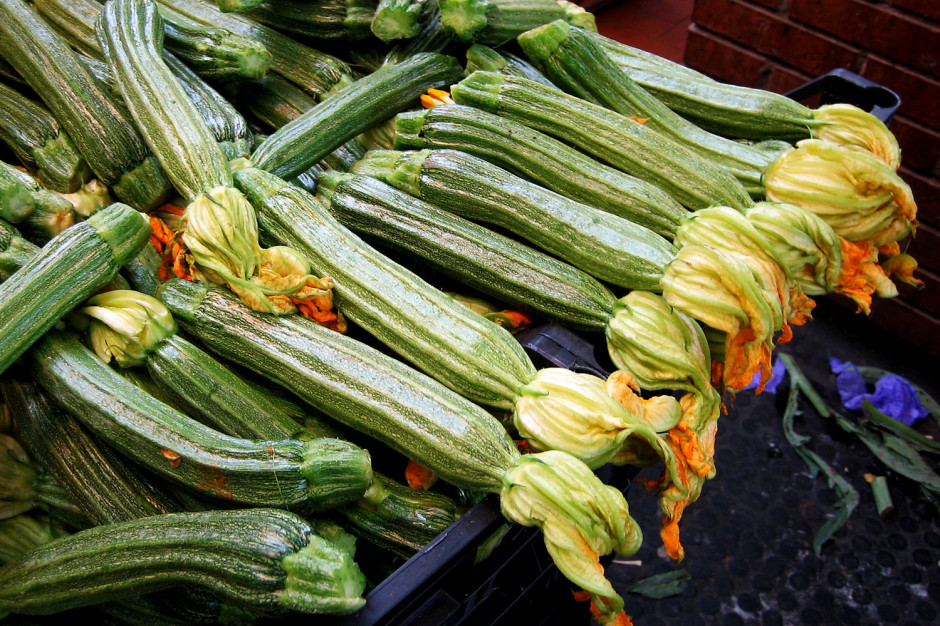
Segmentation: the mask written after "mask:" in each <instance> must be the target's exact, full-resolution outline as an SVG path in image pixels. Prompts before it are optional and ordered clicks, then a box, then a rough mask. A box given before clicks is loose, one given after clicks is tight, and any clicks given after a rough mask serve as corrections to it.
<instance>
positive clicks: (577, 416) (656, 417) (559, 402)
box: [513, 367, 681, 469]
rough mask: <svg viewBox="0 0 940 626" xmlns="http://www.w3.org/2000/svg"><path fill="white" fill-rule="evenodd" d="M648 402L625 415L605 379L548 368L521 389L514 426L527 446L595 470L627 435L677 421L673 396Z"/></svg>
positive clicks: (647, 434) (640, 434)
mask: <svg viewBox="0 0 940 626" xmlns="http://www.w3.org/2000/svg"><path fill="white" fill-rule="evenodd" d="M648 402H649V404H648V405H646V404H644V403H643V402H639V403H636V404H634V405H633V406H632V407H631V408H632V409H633V410H634V411H635V413H629V412H628V411H627V410H626V409H625V407H624V406H623V405H622V404H621V403H620V402H619V401H618V400H617V399H616V398H614V397H613V396H611V395H610V394H609V393H607V389H606V384H605V381H604V379H602V378H598V377H597V376H593V375H591V374H579V373H576V372H572V371H570V370H567V369H563V368H557V367H550V368H545V369H542V370H539V372H538V374H537V375H536V376H535V378H534V379H533V380H532V382H530V383H529V384H527V385H525V386H524V387H523V388H522V389H521V390H520V393H519V398H518V400H516V404H515V406H514V408H513V424H514V425H515V427H516V430H518V431H519V434H520V435H521V436H522V437H524V438H525V439H526V440H527V441H528V442H529V445H530V446H532V448H534V449H536V450H562V451H564V452H567V453H568V454H570V455H572V456H574V457H576V458H578V459H580V460H581V461H583V462H584V463H585V464H586V465H587V466H588V467H590V468H592V469H596V468H598V467H600V466H601V465H604V464H605V463H608V462H610V461H611V460H612V459H614V457H615V456H616V455H617V454H618V453H620V451H621V448H622V447H623V445H624V443H625V442H626V440H627V438H628V437H631V436H638V437H641V438H642V437H653V436H655V433H656V432H657V430H658V429H660V428H661V429H662V430H663V431H666V430H668V429H669V428H671V427H672V426H673V425H675V424H676V423H677V422H678V421H679V415H680V412H681V411H680V408H679V404H678V402H677V401H676V400H675V398H672V397H671V396H660V397H658V398H655V399H652V400H650V401H648ZM647 411H648V415H647Z"/></svg>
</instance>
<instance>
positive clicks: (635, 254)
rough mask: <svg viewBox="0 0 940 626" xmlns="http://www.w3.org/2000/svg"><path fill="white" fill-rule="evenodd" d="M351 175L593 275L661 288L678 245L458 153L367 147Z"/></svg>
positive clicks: (638, 286) (628, 284)
mask: <svg viewBox="0 0 940 626" xmlns="http://www.w3.org/2000/svg"><path fill="white" fill-rule="evenodd" d="M353 172H354V173H361V174H366V175H371V176H374V177H376V178H380V179H382V180H384V181H385V182H387V183H389V184H391V185H393V186H395V187H397V188H399V189H401V190H402V191H405V192H407V193H410V194H411V195H413V196H415V197H417V198H420V199H422V200H424V201H425V202H427V203H429V204H431V205H434V206H437V207H439V208H442V209H444V210H447V211H451V212H453V213H456V214H457V215H460V216H461V217H464V218H467V219H471V220H474V221H478V222H484V223H488V224H496V225H498V226H500V227H502V228H505V229H507V230H508V231H509V232H511V233H513V234H514V235H516V236H518V237H520V238H522V239H525V240H527V241H529V242H531V243H533V244H534V245H537V246H538V247H540V248H542V249H543V250H545V251H547V252H549V253H550V254H553V255H555V256H557V257H559V258H561V259H563V260H565V261H567V262H569V263H571V264H572V265H574V266H575V267H577V268H579V269H581V270H583V271H584V272H587V273H588V274H590V275H591V276H594V277H595V278H597V279H599V280H603V281H606V282H608V283H611V284H614V285H618V286H620V287H626V288H628V289H644V290H658V289H660V287H659V281H660V279H661V278H662V272H663V268H664V267H665V266H666V264H668V263H669V261H670V260H672V258H673V257H674V256H675V253H676V249H675V248H674V247H673V245H672V244H671V243H670V242H669V241H667V240H666V239H665V238H663V237H661V236H660V235H657V234H656V233H654V232H653V231H651V230H649V229H647V228H644V227H643V226H640V225H639V224H634V223H633V222H630V221H628V220H625V219H623V218H620V217H617V216H615V215H611V214H610V213H607V212H604V211H601V210H600V209H595V208H593V207H589V206H587V205H584V204H580V203H578V202H574V201H572V200H569V199H568V198H565V197H564V196H561V195H559V194H556V193H554V192H552V191H549V190H547V189H545V188H544V187H541V186H539V185H536V184H534V183H530V182H528V181H526V180H524V179H521V178H519V177H517V176H515V175H513V174H511V173H510V172H507V171H505V170H503V169H501V168H499V167H496V166H495V165H493V164H491V163H489V162H487V161H484V160H483V159H479V158H477V157H475V156H472V155H470V154H467V153H465V152H460V151H457V150H418V151H415V152H395V151H382V152H370V153H368V154H367V155H366V156H365V158H363V159H362V160H361V161H359V162H358V163H357V164H356V165H355V166H354V167H353Z"/></svg>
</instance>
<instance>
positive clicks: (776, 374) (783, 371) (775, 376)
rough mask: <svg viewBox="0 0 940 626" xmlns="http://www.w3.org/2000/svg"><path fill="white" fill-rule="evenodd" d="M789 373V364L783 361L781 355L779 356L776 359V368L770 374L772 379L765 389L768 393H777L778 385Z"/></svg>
mask: <svg viewBox="0 0 940 626" xmlns="http://www.w3.org/2000/svg"><path fill="white" fill-rule="evenodd" d="M786 375H787V366H786V365H784V364H783V361H781V360H780V357H777V360H776V361H774V369H773V372H771V374H770V380H768V381H767V386H765V387H764V391H766V392H767V393H773V394H776V393H777V387H779V386H780V383H782V382H783V379H784V377H786Z"/></svg>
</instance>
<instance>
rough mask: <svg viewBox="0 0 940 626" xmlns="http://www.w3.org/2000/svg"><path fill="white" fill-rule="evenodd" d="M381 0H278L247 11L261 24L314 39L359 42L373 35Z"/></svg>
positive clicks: (247, 13) (250, 16) (246, 12)
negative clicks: (376, 10)
mask: <svg viewBox="0 0 940 626" xmlns="http://www.w3.org/2000/svg"><path fill="white" fill-rule="evenodd" d="M376 3H377V0H318V1H317V2H309V1H304V0H274V2H262V3H261V4H259V5H258V6H257V7H254V8H252V9H251V10H248V11H245V13H244V14H245V15H246V16H247V17H249V18H251V19H253V20H255V21H256V22H258V23H259V24H265V25H266V26H269V27H270V28H274V29H277V30H279V31H281V32H284V33H289V34H292V35H300V36H302V37H307V38H310V39H313V40H324V41H336V40H339V41H343V42H357V41H362V40H363V39H371V37H372V29H371V27H372V18H373V17H374V16H375V7H376Z"/></svg>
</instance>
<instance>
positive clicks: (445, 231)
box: [319, 172, 615, 331]
mask: <svg viewBox="0 0 940 626" xmlns="http://www.w3.org/2000/svg"><path fill="white" fill-rule="evenodd" d="M319 183H320V189H321V192H320V196H319V197H320V198H321V199H323V200H324V201H325V202H327V203H328V204H329V207H330V211H331V212H332V213H333V214H334V215H335V216H336V217H337V219H338V220H339V221H340V222H342V224H343V225H344V226H346V227H347V228H349V229H350V230H352V231H353V232H356V233H358V234H359V235H360V236H362V237H365V238H366V239H369V240H378V241H381V242H382V243H385V244H390V245H393V246H395V247H396V248H399V249H403V250H405V251H407V252H408V253H410V254H414V255H417V256H419V257H421V258H423V259H425V260H426V261H428V262H429V263H431V264H433V265H434V266H435V267H437V268H438V269H440V270H441V271H442V272H444V273H446V274H448V275H450V276H453V277H454V278H456V279H458V280H460V281H461V282H463V283H465V284H467V285H469V286H471V287H474V288H476V289H478V290H480V291H481V292H483V293H486V294H489V295H491V296H493V297H496V298H499V299H500V300H502V301H503V302H507V303H509V304H511V305H514V306H521V307H523V308H524V309H527V310H532V311H535V312H537V313H538V314H539V315H541V316H543V317H545V318H547V319H551V320H556V321H560V322H562V323H564V324H568V325H571V326H572V327H574V328H579V329H584V330H594V331H597V330H603V328H604V327H605V326H606V324H607V320H608V319H609V317H610V314H611V311H612V309H613V306H614V302H615V298H614V295H613V294H612V293H611V292H610V291H609V290H608V289H607V288H606V287H604V286H603V285H602V284H601V283H599V282H598V281H597V280H595V279H594V278H592V277H591V276H590V275H588V274H587V273H585V272H582V271H580V270H578V269H575V268H574V267H572V266H571V265H569V264H567V263H564V262H562V261H559V260H558V259H556V258H554V257H551V256H549V255H547V254H543V253H541V252H539V251H537V250H535V249H533V248H530V247H528V246H526V245H523V244H521V243H519V242H518V241H517V240H515V239H511V238H509V237H505V236H503V235H500V234H498V233H496V232H494V231H492V230H490V229H488V228H485V227H483V226H479V225H477V224H475V223H473V222H470V221H469V220H465V219H463V218H461V217H458V216H456V215H453V214H452V213H449V212H447V211H444V210H441V209H439V208H437V207H435V206H433V205H430V204H427V203H425V202H422V201H420V200H417V199H415V198H414V197H412V196H410V195H408V194H406V193H404V192H402V191H399V190H398V189H395V188H394V187H391V186H389V185H387V184H385V183H383V182H381V181H379V180H377V179H374V178H372V177H369V176H355V175H350V174H334V173H330V172H324V173H323V174H322V175H321V177H320V180H319Z"/></svg>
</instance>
